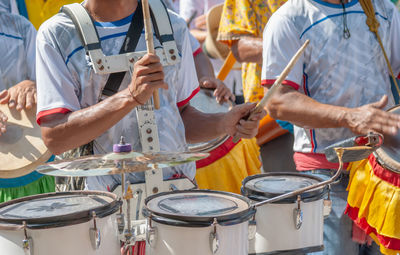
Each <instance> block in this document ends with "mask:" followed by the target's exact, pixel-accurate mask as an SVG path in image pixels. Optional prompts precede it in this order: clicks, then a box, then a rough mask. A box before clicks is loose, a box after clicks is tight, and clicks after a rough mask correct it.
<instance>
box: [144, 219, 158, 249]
mask: <svg viewBox="0 0 400 255" xmlns="http://www.w3.org/2000/svg"><path fill="white" fill-rule="evenodd" d="M152 218H153V215H152V214H150V216H149V221H148V224H147V232H146V240H147V243H148V244H149V245H150V247H152V248H154V247H155V245H156V242H157V227H153V226H152Z"/></svg>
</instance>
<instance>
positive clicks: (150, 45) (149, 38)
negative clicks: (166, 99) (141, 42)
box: [142, 0, 160, 110]
mask: <svg viewBox="0 0 400 255" xmlns="http://www.w3.org/2000/svg"><path fill="white" fill-rule="evenodd" d="M142 9H143V18H144V32H145V39H146V46H147V53H152V54H154V41H153V29H152V27H151V19H150V9H149V2H148V0H142ZM153 101H154V108H155V109H156V110H158V109H160V95H159V94H158V89H156V90H154V92H153Z"/></svg>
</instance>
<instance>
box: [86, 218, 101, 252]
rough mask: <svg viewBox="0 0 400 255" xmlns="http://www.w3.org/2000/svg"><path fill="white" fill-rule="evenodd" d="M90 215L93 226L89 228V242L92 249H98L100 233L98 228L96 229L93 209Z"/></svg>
mask: <svg viewBox="0 0 400 255" xmlns="http://www.w3.org/2000/svg"><path fill="white" fill-rule="evenodd" d="M92 215H93V228H90V229H89V236H90V242H91V243H92V248H93V249H94V250H98V249H99V247H100V243H101V233H100V229H97V226H96V213H95V212H94V211H93V212H92Z"/></svg>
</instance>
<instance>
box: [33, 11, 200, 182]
mask: <svg viewBox="0 0 400 255" xmlns="http://www.w3.org/2000/svg"><path fill="white" fill-rule="evenodd" d="M170 18H171V23H172V26H173V30H174V38H175V41H176V43H177V47H178V50H179V53H180V55H181V58H182V59H181V62H180V63H179V64H176V65H174V66H166V67H164V73H165V81H166V82H167V83H168V85H169V89H168V90H160V105H161V108H160V109H159V110H157V111H155V116H156V122H157V125H158V131H159V139H160V147H161V151H187V145H186V140H185V129H184V125H183V122H182V119H181V117H180V113H179V109H178V106H180V105H181V104H183V103H185V102H187V101H188V100H190V98H191V97H192V96H194V94H195V93H196V92H197V91H198V81H197V75H196V70H195V67H194V62H193V55H192V54H193V52H192V49H191V44H190V38H189V32H188V29H187V27H186V24H185V21H184V20H183V19H182V18H179V17H178V16H177V15H176V14H174V13H172V12H170ZM131 19H132V15H131V16H129V17H126V18H124V19H122V20H120V21H117V22H103V23H96V28H97V30H98V34H99V37H100V40H101V47H102V49H103V52H104V54H105V55H116V54H118V53H119V50H120V48H121V45H122V43H123V41H124V39H125V36H126V33H127V30H128V28H129V25H130V21H131ZM166 22H168V21H166ZM154 44H155V47H161V45H160V43H159V42H158V40H156V39H155V41H154ZM145 50H146V43H145V38H144V32H142V36H141V38H140V40H139V42H138V45H137V47H136V51H145ZM108 76H109V75H99V74H95V73H94V71H93V69H92V68H91V66H90V61H89V58H88V56H87V55H86V53H85V50H84V49H83V47H82V45H81V42H80V40H79V37H78V34H77V32H76V30H75V27H74V25H73V23H72V21H71V20H70V18H69V17H67V16H66V15H65V14H62V13H60V14H57V15H55V16H54V17H52V18H51V19H49V20H48V21H46V22H45V23H44V24H43V25H42V26H41V27H40V29H39V32H38V37H37V77H38V79H37V81H38V116H39V117H40V116H42V115H46V113H49V112H50V113H54V112H65V111H77V110H79V109H82V108H85V107H88V106H91V105H94V104H96V103H97V102H98V99H99V97H100V94H101V91H102V88H103V87H104V85H105V83H106V81H107V79H108ZM130 81H131V77H130V76H129V75H125V78H124V80H123V81H122V84H121V87H120V90H122V89H125V88H127V86H128V84H129V83H130ZM121 136H124V137H125V138H126V141H127V142H129V143H132V146H133V149H134V150H136V151H140V150H141V145H140V141H139V133H138V124H137V119H136V110H133V111H132V112H130V113H129V114H127V115H126V116H125V117H124V118H123V119H122V120H121V121H119V122H118V123H117V124H116V125H115V126H113V127H112V128H111V129H109V130H108V131H107V132H105V133H104V134H102V135H101V136H100V137H98V138H97V139H96V140H95V153H107V152H111V151H112V146H113V144H115V143H118V141H119V138H120V137H121ZM163 172H164V178H169V177H171V175H173V174H176V173H178V174H184V175H186V176H188V177H189V178H191V179H193V178H194V175H195V164H193V163H190V164H186V165H183V166H178V167H173V168H168V169H164V171H163ZM129 178H130V181H131V182H132V183H133V182H140V181H143V179H144V178H143V173H139V174H130V177H129ZM116 182H119V178H118V176H115V177H114V176H113V177H111V176H105V177H93V178H88V185H89V188H90V189H103V190H104V189H105V187H106V186H107V185H108V186H112V185H114V184H115V183H116Z"/></svg>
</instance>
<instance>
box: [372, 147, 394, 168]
mask: <svg viewBox="0 0 400 255" xmlns="http://www.w3.org/2000/svg"><path fill="white" fill-rule="evenodd" d="M373 154H374V156H375V158H376V160H377V161H378V163H379V164H380V165H381V166H383V167H384V168H385V169H387V170H389V171H392V172H395V173H397V174H400V170H399V169H400V163H397V162H396V161H394V160H393V159H392V158H391V157H389V155H388V154H387V153H386V152H385V151H384V150H382V149H381V148H378V149H377V150H376V151H374V152H373Z"/></svg>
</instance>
